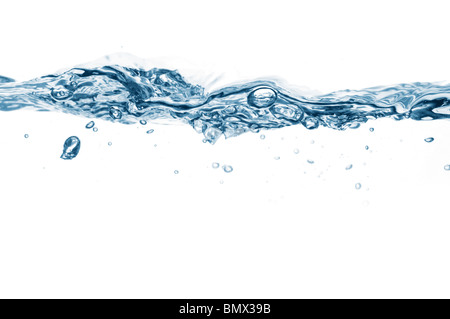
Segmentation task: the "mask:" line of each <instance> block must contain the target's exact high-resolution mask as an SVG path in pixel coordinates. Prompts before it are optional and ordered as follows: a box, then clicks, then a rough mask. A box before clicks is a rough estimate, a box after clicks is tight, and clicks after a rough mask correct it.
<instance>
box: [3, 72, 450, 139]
mask: <svg viewBox="0 0 450 319" xmlns="http://www.w3.org/2000/svg"><path fill="white" fill-rule="evenodd" d="M449 101H450V85H448V84H437V83H409V84H398V85H394V86H379V87H372V88H368V89H364V90H359V91H356V90H355V91H352V90H345V91H338V92H333V93H329V94H324V95H316V96H304V95H302V94H300V93H298V92H293V91H289V90H287V89H285V88H283V87H282V86H281V85H278V84H277V83H276V82H275V81H270V80H268V81H261V80H260V81H252V82H246V83H241V84H239V85H233V86H228V87H223V88H221V89H219V90H216V91H214V92H206V89H205V88H203V87H201V86H200V85H196V84H191V83H188V82H187V81H186V80H185V79H184V78H183V76H182V75H181V74H179V73H178V72H177V71H172V70H167V69H158V68H154V69H150V70H144V69H135V68H129V67H123V66H120V65H107V66H103V67H96V68H74V69H71V70H69V71H66V72H64V73H61V74H52V75H46V76H43V77H40V78H37V79H34V80H31V81H25V82H20V83H18V82H14V81H13V80H12V79H10V78H7V77H0V110H1V111H14V110H19V109H34V110H38V111H62V112H65V113H71V114H76V115H80V116H84V117H87V118H91V119H94V118H99V119H105V120H109V121H114V122H118V123H123V124H133V123H141V124H142V125H145V124H147V122H151V121H152V120H155V119H176V120H179V121H180V122H184V123H187V124H189V125H191V126H192V127H193V128H194V129H195V130H196V131H197V132H199V133H202V134H203V135H204V140H205V141H206V142H209V143H212V144H214V143H215V142H216V141H217V140H218V139H219V138H220V137H221V136H222V135H223V136H225V138H229V137H233V136H237V135H240V134H242V133H245V132H248V131H251V132H259V131H260V130H268V129H276V128H281V127H285V126H290V125H302V126H304V127H305V128H307V129H316V128H318V127H319V126H324V127H328V128H332V129H336V130H344V129H346V128H358V127H359V125H360V123H364V122H367V121H368V120H373V119H377V118H385V117H389V118H393V119H395V120H403V119H412V120H418V121H424V120H436V119H448V118H450V104H449ZM94 125H95V123H94V122H93V121H92V122H89V123H88V125H87V126H86V128H93V129H94V130H95V131H96V130H97V128H96V127H94ZM151 132H152V130H149V131H148V133H151ZM261 138H264V135H261Z"/></svg>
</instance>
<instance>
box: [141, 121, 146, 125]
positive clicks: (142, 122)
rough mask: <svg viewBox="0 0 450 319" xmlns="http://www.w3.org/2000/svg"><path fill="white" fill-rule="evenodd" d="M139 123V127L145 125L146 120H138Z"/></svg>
mask: <svg viewBox="0 0 450 319" xmlns="http://www.w3.org/2000/svg"><path fill="white" fill-rule="evenodd" d="M139 123H141V125H146V124H147V121H146V120H140V121H139Z"/></svg>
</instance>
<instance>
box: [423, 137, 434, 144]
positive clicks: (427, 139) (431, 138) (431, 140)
mask: <svg viewBox="0 0 450 319" xmlns="http://www.w3.org/2000/svg"><path fill="white" fill-rule="evenodd" d="M424 141H425V142H427V143H431V142H433V141H434V138H433V137H427V138H426V139H424Z"/></svg>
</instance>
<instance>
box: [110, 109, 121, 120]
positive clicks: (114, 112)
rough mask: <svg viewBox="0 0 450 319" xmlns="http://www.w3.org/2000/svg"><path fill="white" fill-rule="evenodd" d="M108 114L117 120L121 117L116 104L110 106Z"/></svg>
mask: <svg viewBox="0 0 450 319" xmlns="http://www.w3.org/2000/svg"><path fill="white" fill-rule="evenodd" d="M109 116H111V117H112V118H113V119H115V120H119V119H121V118H122V111H121V110H119V108H118V107H116V106H111V107H110V108H109Z"/></svg>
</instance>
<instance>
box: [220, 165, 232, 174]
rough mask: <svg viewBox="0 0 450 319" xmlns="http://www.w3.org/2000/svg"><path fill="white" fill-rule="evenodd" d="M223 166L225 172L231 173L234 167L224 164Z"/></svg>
mask: <svg viewBox="0 0 450 319" xmlns="http://www.w3.org/2000/svg"><path fill="white" fill-rule="evenodd" d="M222 168H223V171H224V172H225V173H231V172H232V171H233V167H232V166H231V165H224V166H222Z"/></svg>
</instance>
